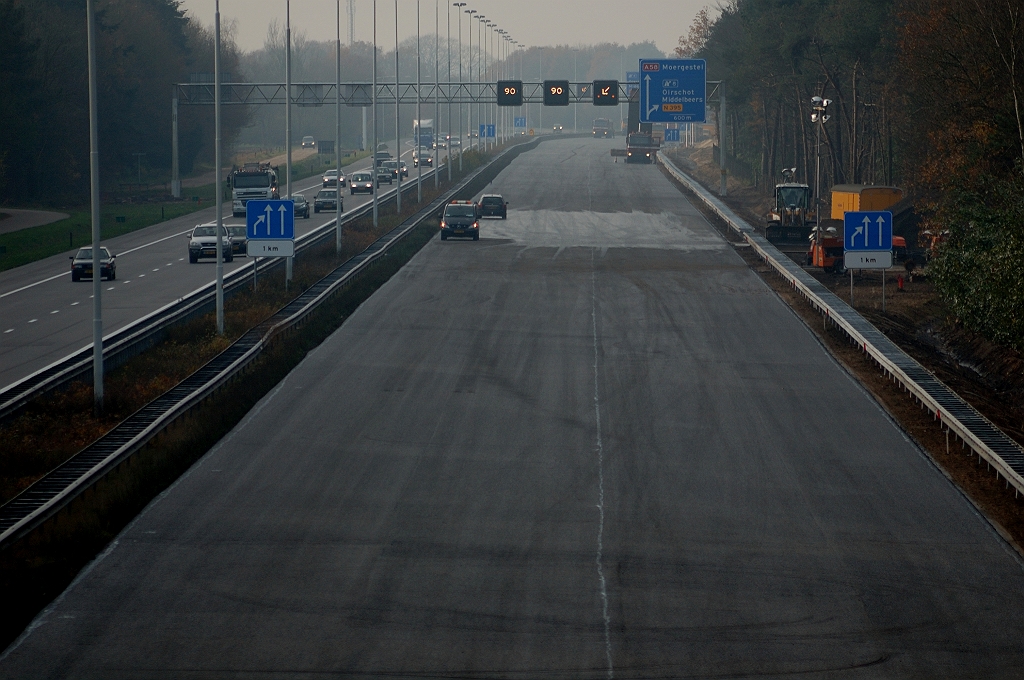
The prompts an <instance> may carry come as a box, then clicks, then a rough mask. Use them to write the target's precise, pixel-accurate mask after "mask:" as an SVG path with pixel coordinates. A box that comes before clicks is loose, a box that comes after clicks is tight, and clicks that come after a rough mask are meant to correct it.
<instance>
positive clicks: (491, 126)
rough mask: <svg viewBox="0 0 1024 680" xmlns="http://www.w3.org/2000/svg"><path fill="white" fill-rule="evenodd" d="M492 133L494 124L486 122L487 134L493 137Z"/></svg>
mask: <svg viewBox="0 0 1024 680" xmlns="http://www.w3.org/2000/svg"><path fill="white" fill-rule="evenodd" d="M494 133H495V125H494V123H490V124H488V126H487V136H488V137H491V138H493V137H494Z"/></svg>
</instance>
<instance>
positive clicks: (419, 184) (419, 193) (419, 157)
mask: <svg viewBox="0 0 1024 680" xmlns="http://www.w3.org/2000/svg"><path fill="white" fill-rule="evenodd" d="M422 66H423V59H422V58H421V57H420V0H416V139H415V140H413V147H412V148H414V149H416V202H417V203H422V202H423V154H422V153H421V151H422V149H423V144H422V143H421V141H420V140H422V139H423V111H422V107H421V106H420V102H421V101H422V97H420V87H421V83H422V81H423V73H422V70H423V69H422ZM399 174H401V170H399Z"/></svg>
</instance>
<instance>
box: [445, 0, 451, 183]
mask: <svg viewBox="0 0 1024 680" xmlns="http://www.w3.org/2000/svg"><path fill="white" fill-rule="evenodd" d="M447 12H448V16H447V21H448V142H447V144H445V145H444V146H445V151H447V152H448V163H447V165H448V181H449V182H451V181H452V8H451V7H450V6H449V7H448V8H447Z"/></svg>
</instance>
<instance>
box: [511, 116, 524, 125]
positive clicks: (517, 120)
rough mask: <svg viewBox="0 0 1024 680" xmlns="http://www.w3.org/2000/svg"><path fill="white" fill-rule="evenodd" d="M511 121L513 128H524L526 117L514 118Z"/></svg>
mask: <svg viewBox="0 0 1024 680" xmlns="http://www.w3.org/2000/svg"><path fill="white" fill-rule="evenodd" d="M512 120H513V127H517V128H524V127H526V116H516V117H515V118H513V119H512Z"/></svg>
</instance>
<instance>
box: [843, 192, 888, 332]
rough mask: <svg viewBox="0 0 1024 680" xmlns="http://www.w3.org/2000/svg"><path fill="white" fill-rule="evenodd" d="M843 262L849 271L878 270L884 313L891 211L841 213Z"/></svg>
mask: <svg viewBox="0 0 1024 680" xmlns="http://www.w3.org/2000/svg"><path fill="white" fill-rule="evenodd" d="M843 251H844V252H843V265H844V266H845V267H846V268H847V269H848V270H850V304H851V305H852V304H853V270H854V269H881V270H882V312H885V270H886V269H889V268H891V267H892V213H891V212H889V211H888V210H871V211H866V210H862V211H850V212H847V213H845V214H844V215H843Z"/></svg>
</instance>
